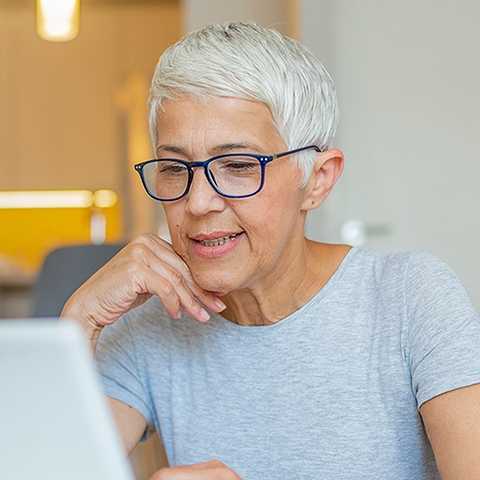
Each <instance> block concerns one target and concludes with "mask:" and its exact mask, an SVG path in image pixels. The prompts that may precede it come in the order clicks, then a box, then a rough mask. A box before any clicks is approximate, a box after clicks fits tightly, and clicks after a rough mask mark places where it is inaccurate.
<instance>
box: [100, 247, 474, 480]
mask: <svg viewBox="0 0 480 480" xmlns="http://www.w3.org/2000/svg"><path fill="white" fill-rule="evenodd" d="M97 358H98V365H99V370H100V372H101V374H102V378H103V382H104V386H105V390H106V393H107V395H109V396H110V397H113V398H116V399H118V400H121V401H122V402H124V403H126V404H128V405H131V406H133V407H134V408H136V409H137V410H138V411H139V412H140V413H141V414H142V415H143V416H144V417H145V419H146V420H147V422H148V424H149V425H151V426H153V427H154V428H155V429H156V430H157V431H158V432H159V433H160V435H161V437H162V439H163V443H164V445H165V448H166V452H167V456H168V460H169V462H170V465H171V466H173V465H182V464H192V463H197V462H202V461H206V460H211V459H219V460H221V461H222V462H224V463H225V464H226V465H228V466H229V467H231V468H232V469H233V470H234V471H235V472H236V473H237V474H238V475H239V476H240V477H241V478H242V479H244V480H267V479H268V480H286V479H312V480H313V479H315V480H319V479H321V480H353V479H355V480H363V479H364V480H367V479H368V480H372V479H382V480H427V479H428V480H432V479H440V475H439V473H438V471H437V468H436V465H435V460H434V456H433V453H432V449H431V447H430V444H429V442H428V438H427V437H426V434H425V430H424V427H423V423H422V420H421V416H420V414H419V412H418V408H419V407H420V406H421V404H422V403H423V402H425V401H426V400H429V399H431V398H432V397H435V396H436V395H439V394H441V393H443V392H446V391H449V390H452V389H455V388H459V387H463V386H467V385H472V384H474V383H480V318H479V316H478V314H477V313H476V311H475V309H474V308H473V306H472V303H471V301H470V299H469V297H468V294H467V292H466V291H465V289H464V287H463V286H462V284H461V283H460V281H459V279H458V277H457V276H456V275H455V273H454V272H453V271H452V270H451V269H450V267H449V266H448V265H447V264H446V263H444V262H443V261H441V260H439V259H438V258H437V257H435V256H433V255H432V254H430V253H428V252H425V251H420V250H415V251H400V252H391V253H386V254H385V253H379V252H377V251H374V250H372V249H369V248H366V247H355V248H353V249H351V250H350V251H349V252H348V254H347V255H346V257H345V258H344V259H343V261H342V263H341V264H340V266H339V267H338V269H337V270H336V272H335V273H334V274H333V275H332V277H331V278H330V279H329V281H328V282H327V284H326V285H325V286H324V287H323V288H322V289H321V290H320V291H319V292H318V293H317V294H316V295H315V296H314V297H313V298H311V299H310V300H309V301H308V302H307V303H306V304H305V305H303V307H301V308H300V309H299V310H297V311H295V312H294V313H292V314H291V315H289V316H288V317H286V318H284V319H282V320H281V321H279V322H277V323H276V324H273V325H267V326H240V325H237V324H234V323H232V322H229V321H228V320H226V319H224V318H223V317H221V316H220V315H217V314H214V315H213V316H212V318H211V320H210V321H209V322H208V323H206V324H201V323H199V322H197V321H195V320H193V319H191V318H189V317H188V316H187V315H184V316H183V318H182V319H180V320H172V319H170V318H169V317H168V315H167V314H166V313H165V311H164V309H163V307H162V305H161V303H160V302H159V300H158V299H157V298H152V299H150V300H149V301H148V302H147V303H145V304H144V305H142V306H141V307H138V308H136V309H135V310H132V311H131V312H129V313H128V314H126V315H124V316H123V317H122V318H121V319H120V320H119V321H117V322H116V323H115V324H114V325H112V326H109V327H107V328H105V329H104V331H103V332H102V334H101V337H100V339H99V343H98V349H97Z"/></svg>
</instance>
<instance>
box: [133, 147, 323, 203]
mask: <svg viewBox="0 0 480 480" xmlns="http://www.w3.org/2000/svg"><path fill="white" fill-rule="evenodd" d="M311 148H313V149H314V150H316V151H317V152H324V151H325V150H326V149H325V148H324V149H321V148H320V147H318V146H317V145H309V146H307V147H301V148H296V149H294V150H288V151H287V152H280V153H274V154H273V155H262V154H256V153H227V154H224V155H216V156H215V157H212V158H209V159H208V160H204V161H203V162H187V161H186V160H180V159H178V158H154V159H152V160H146V161H145V162H141V163H136V164H135V165H134V166H133V167H134V168H135V170H136V171H137V172H138V174H139V175H140V179H141V181H142V184H143V187H144V188H145V191H146V192H147V194H148V195H149V196H150V197H151V198H153V199H154V200H158V201H160V202H174V201H176V200H179V199H180V198H183V197H184V196H185V195H187V194H188V192H189V190H190V187H191V185H192V181H193V173H194V172H193V169H194V168H198V167H203V171H204V173H205V176H206V177H207V180H208V183H209V184H210V185H211V187H212V188H213V189H214V190H215V192H217V193H218V194H219V195H220V196H222V197H225V198H248V197H253V195H256V194H257V193H258V192H259V191H260V190H261V189H262V188H263V185H264V184H265V167H266V166H267V164H269V163H270V162H271V161H273V160H275V159H277V158H281V157H285V156H287V155H293V154H294V153H298V152H302V151H304V150H309V149H311ZM228 157H250V158H255V159H256V160H258V162H259V163H260V168H261V178H260V185H259V187H258V189H257V190H256V191H255V192H253V193H249V194H248V195H227V194H225V193H223V192H221V191H220V190H218V188H217V186H216V185H215V180H214V179H213V178H212V177H211V173H210V170H209V168H208V166H209V165H210V163H211V162H213V161H214V160H217V159H218V158H228ZM163 161H165V162H178V163H181V164H182V165H184V166H185V167H186V168H187V171H188V180H187V185H186V187H185V191H184V192H183V193H182V194H181V195H179V196H178V197H175V198H167V199H164V198H160V197H156V196H155V195H153V194H152V193H150V191H149V190H148V186H147V182H146V181H145V176H144V173H143V169H144V167H145V166H146V165H149V164H150V163H154V162H163Z"/></svg>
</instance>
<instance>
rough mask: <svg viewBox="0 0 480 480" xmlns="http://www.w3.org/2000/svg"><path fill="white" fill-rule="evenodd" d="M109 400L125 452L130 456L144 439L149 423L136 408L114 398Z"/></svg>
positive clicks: (108, 398)
mask: <svg viewBox="0 0 480 480" xmlns="http://www.w3.org/2000/svg"><path fill="white" fill-rule="evenodd" d="M107 400H108V405H109V407H110V410H111V412H112V415H113V419H114V421H115V424H116V426H117V429H118V432H119V434H120V437H121V438H122V441H123V444H124V446H125V450H126V451H127V454H128V455H129V454H130V453H131V452H132V450H133V449H134V448H135V447H136V445H137V443H138V442H139V441H140V439H141V438H142V435H143V432H144V431H145V428H147V422H146V420H145V418H144V417H143V415H142V414H141V413H140V412H138V410H136V409H135V408H133V407H130V406H129V405H127V404H125V403H123V402H120V401H119V400H115V399H114V398H110V397H107Z"/></svg>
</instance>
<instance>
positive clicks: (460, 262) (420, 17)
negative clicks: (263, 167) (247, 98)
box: [299, 0, 480, 309]
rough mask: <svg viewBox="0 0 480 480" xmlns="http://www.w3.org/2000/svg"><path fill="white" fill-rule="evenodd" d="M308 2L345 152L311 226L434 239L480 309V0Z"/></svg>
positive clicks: (383, 242)
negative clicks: (337, 110)
mask: <svg viewBox="0 0 480 480" xmlns="http://www.w3.org/2000/svg"><path fill="white" fill-rule="evenodd" d="M300 5H301V8H300V14H299V18H300V23H301V25H300V28H299V29H300V31H301V36H302V39H303V41H304V42H305V43H306V44H307V45H308V46H309V47H311V48H312V50H313V51H314V52H315V53H316V54H317V55H318V56H319V57H320V58H321V59H322V60H323V61H324V62H325V64H326V65H327V68H328V69H329V71H330V73H331V74H332V75H333V77H334V79H335V81H336V85H337V90H338V99H339V104H340V127H339V130H338V134H337V137H336V145H338V146H339V147H340V148H341V149H342V150H343V151H344V152H345V158H346V164H345V171H344V175H343V178H342V179H341V181H340V182H339V184H338V185H337V187H336V189H335V190H334V191H333V192H332V195H331V198H330V199H329V200H328V201H327V202H326V203H325V204H324V205H323V206H322V208H320V209H319V210H318V211H317V212H315V214H314V215H312V217H311V219H310V224H309V229H308V230H309V232H310V234H311V235H312V236H313V237H315V238H321V239H324V240H327V241H333V242H337V241H340V240H343V241H347V242H365V244H367V245H369V246H372V247H374V248H378V249H381V250H391V249H411V248H421V249H425V250H428V251H430V252H432V253H434V254H435V255H437V256H439V257H440V258H442V259H443V260H445V261H446V262H447V263H449V264H450V266H451V267H452V268H453V269H454V270H455V271H456V273H457V274H458V275H459V277H460V278H461V280H462V282H463V283H464V285H465V286H466V287H467V290H468V291H469V294H470V295H471V297H472V299H473V301H474V303H475V305H476V307H477V309H480V277H479V265H480V254H479V253H478V247H479V245H480V218H479V209H480V186H479V178H480V154H479V147H480V120H479V119H480V117H479V113H478V112H479V111H480V95H479V93H478V85H480V62H479V61H478V59H477V57H478V52H477V51H478V46H479V45H480V29H478V25H477V24H478V19H479V18H480V3H478V2H476V1H474V0H462V1H461V2H455V1H449V0H447V1H443V2H435V1H433V0H421V1H416V0H404V1H402V2H394V1H387V2H379V1H376V0H302V1H301V2H300Z"/></svg>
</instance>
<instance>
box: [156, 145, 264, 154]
mask: <svg viewBox="0 0 480 480" xmlns="http://www.w3.org/2000/svg"><path fill="white" fill-rule="evenodd" d="M238 149H250V150H252V151H254V152H260V153H265V152H264V149H263V148H261V147H259V146H258V145H255V144H254V143H248V142H239V143H222V144H221V145H217V146H215V147H213V148H211V149H210V150H209V151H210V152H212V154H213V155H217V154H220V153H223V152H227V151H229V150H238ZM160 150H162V151H164V152H171V153H177V154H179V155H183V156H184V157H188V153H187V151H186V150H185V149H184V148H182V147H178V146H176V145H157V149H156V152H157V153H158V152H159V151H160Z"/></svg>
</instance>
